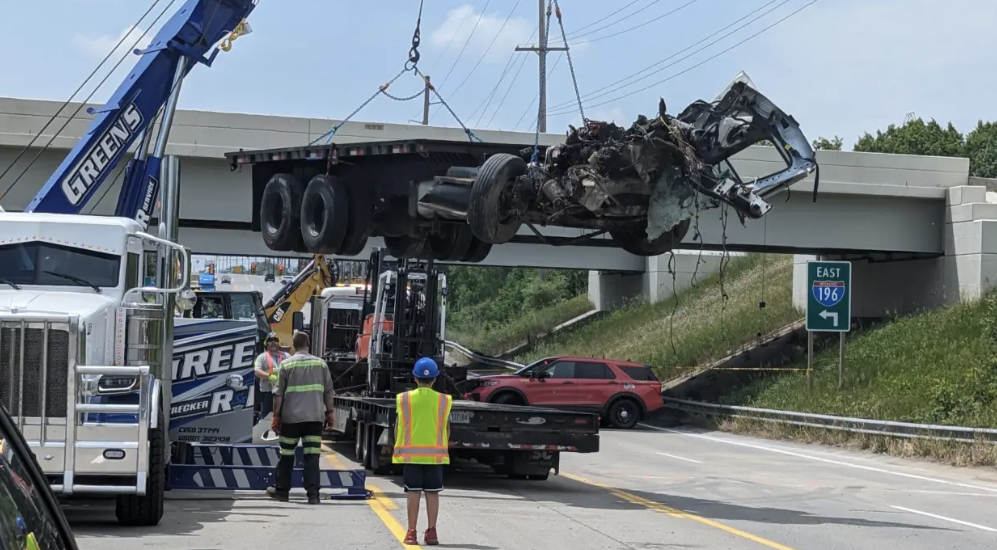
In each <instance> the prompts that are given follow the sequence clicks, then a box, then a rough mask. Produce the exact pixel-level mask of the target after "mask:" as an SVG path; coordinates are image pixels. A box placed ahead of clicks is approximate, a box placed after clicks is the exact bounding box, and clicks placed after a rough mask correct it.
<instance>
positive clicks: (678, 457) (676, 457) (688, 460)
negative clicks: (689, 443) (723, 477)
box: [657, 453, 702, 464]
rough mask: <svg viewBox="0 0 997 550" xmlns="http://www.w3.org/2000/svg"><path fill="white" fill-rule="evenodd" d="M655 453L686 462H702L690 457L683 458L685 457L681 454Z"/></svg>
mask: <svg viewBox="0 0 997 550" xmlns="http://www.w3.org/2000/svg"><path fill="white" fill-rule="evenodd" d="M657 454H659V455H661V456H667V457H668V458H674V459H675V460H684V461H686V462H692V463H694V464H702V462H700V461H698V460H693V459H691V458H685V457H681V456H675V455H670V454H668V453H657Z"/></svg>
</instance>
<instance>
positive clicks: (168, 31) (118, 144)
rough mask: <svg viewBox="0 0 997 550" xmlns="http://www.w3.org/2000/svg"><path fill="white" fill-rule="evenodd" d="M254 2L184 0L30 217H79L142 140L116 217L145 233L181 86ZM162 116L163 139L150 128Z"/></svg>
mask: <svg viewBox="0 0 997 550" xmlns="http://www.w3.org/2000/svg"><path fill="white" fill-rule="evenodd" d="M256 2H257V0H187V2H186V3H184V5H183V7H181V8H180V10H179V11H177V13H176V14H174V15H173V17H171V18H170V20H169V21H167V22H166V24H165V25H163V27H162V29H160V31H159V33H158V34H157V35H156V37H155V38H154V39H153V40H152V42H151V44H150V45H149V47H148V48H146V49H144V50H140V51H136V54H138V55H139V56H140V58H139V60H138V63H136V64H135V68H134V69H133V70H132V72H131V73H130V74H129V75H128V78H126V79H125V81H124V82H123V83H122V84H121V85H120V86H118V89H117V90H116V91H115V92H114V94H113V95H112V96H111V98H110V100H108V102H107V104H106V105H104V106H103V107H101V108H100V109H90V110H89V111H88V112H89V113H90V114H91V115H95V118H94V120H93V122H91V123H90V127H89V128H87V131H86V133H85V134H84V136H83V138H82V139H81V140H80V141H79V142H78V143H77V144H76V146H75V147H73V150H72V151H70V152H69V154H68V155H67V156H66V158H65V159H64V160H63V161H62V164H60V165H59V168H58V169H56V171H55V173H53V174H52V176H51V177H50V178H49V180H48V181H47V182H45V185H44V186H43V187H42V189H41V191H39V192H38V194H37V195H36V196H35V198H34V199H32V201H31V203H30V204H28V207H27V208H26V209H25V212H45V213H54V214H79V213H82V210H83V207H84V206H85V205H86V204H87V202H88V201H89V200H90V199H91V197H93V194H94V192H95V191H96V190H97V188H98V187H100V186H101V185H102V184H104V183H105V181H106V180H107V177H108V176H109V175H110V173H111V172H112V170H114V168H115V166H117V164H118V162H120V161H121V159H122V158H124V156H125V153H126V152H127V150H128V148H129V147H131V145H132V144H133V143H135V142H136V141H137V140H138V141H139V145H138V148H137V149H136V151H135V155H134V157H133V158H132V160H130V161H129V162H128V164H127V165H126V166H125V173H124V180H123V182H122V185H121V193H120V195H119V197H118V204H117V207H116V208H115V212H114V215H115V216H119V217H125V218H131V219H134V220H136V221H138V222H139V223H141V224H142V225H143V227H146V228H147V227H148V225H149V219H150V218H151V216H152V211H153V209H154V208H155V204H156V199H157V197H158V194H159V173H160V166H161V162H162V155H163V154H164V153H165V148H166V140H167V138H168V136H169V127H170V125H171V124H172V118H173V111H174V110H175V109H176V96H177V94H178V92H179V87H180V83H181V81H182V80H183V78H184V77H186V76H187V74H188V73H189V72H190V70H191V69H192V68H193V67H194V65H196V64H197V63H201V64H203V65H205V66H208V67H210V66H211V64H212V62H213V61H214V59H215V56H216V55H217V54H218V48H217V47H215V44H217V43H218V42H219V41H221V40H222V39H223V38H225V37H226V36H228V35H229V34H230V33H232V31H233V30H235V29H236V28H237V27H239V25H240V23H242V22H243V21H244V20H245V19H246V18H247V17H248V16H249V14H250V13H251V12H252V11H253V8H255V7H256ZM160 111H162V112H163V113H164V115H163V120H162V122H161V124H160V129H159V132H160V134H159V137H158V139H157V140H156V146H155V149H154V150H153V151H151V152H150V151H149V144H150V142H151V138H152V130H153V126H154V125H155V121H156V119H157V117H158V116H159V113H160Z"/></svg>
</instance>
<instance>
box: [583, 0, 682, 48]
mask: <svg viewBox="0 0 997 550" xmlns="http://www.w3.org/2000/svg"><path fill="white" fill-rule="evenodd" d="M696 2H699V0H689V1H688V2H686V3H685V4H682V5H681V6H679V7H677V8H675V9H673V10H671V11H669V12H665V13H663V14H661V15H659V16H657V17H655V18H653V19H648V20H647V21H644V22H643V23H641V24H640V25H634V26H633V27H630V28H629V29H623V30H622V31H618V32H614V33H613V34H607V35H606V36H599V37H596V38H592V39H589V40H582V43H585V44H591V43H592V42H598V41H600V40H606V39H608V38H613V37H616V36H620V35H621V34H626V33H628V32H630V31H634V30H637V29H639V28H641V27H645V26H647V25H650V24H651V23H654V22H655V21H660V20H662V19H664V18H665V17H668V16H669V15H672V14H674V13H676V12H678V11H680V10H683V9H685V8H687V7H689V6H691V5H693V4H695V3H696ZM586 36H588V35H586ZM576 44H577V42H576Z"/></svg>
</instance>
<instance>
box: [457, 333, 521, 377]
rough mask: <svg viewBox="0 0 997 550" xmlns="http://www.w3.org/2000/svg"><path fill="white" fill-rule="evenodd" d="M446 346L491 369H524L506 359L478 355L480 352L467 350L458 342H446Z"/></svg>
mask: <svg viewBox="0 0 997 550" xmlns="http://www.w3.org/2000/svg"><path fill="white" fill-rule="evenodd" d="M444 345H446V347H448V348H450V349H452V350H454V351H456V352H457V353H460V354H461V355H463V356H465V357H467V358H468V359H470V360H471V361H474V362H475V363H478V364H481V365H487V366H491V367H497V368H501V369H509V370H519V369H521V368H523V365H521V364H519V363H517V362H515V361H507V360H505V359H499V358H498V357H492V356H490V355H484V354H481V353H478V352H476V351H474V350H472V349H470V348H466V347H464V346H462V345H460V344H458V343H457V342H451V341H449V340H448V341H446V342H444Z"/></svg>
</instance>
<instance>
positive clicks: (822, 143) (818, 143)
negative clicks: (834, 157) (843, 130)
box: [812, 136, 845, 151]
mask: <svg viewBox="0 0 997 550" xmlns="http://www.w3.org/2000/svg"><path fill="white" fill-rule="evenodd" d="M844 142H845V140H843V139H841V138H840V137H838V136H834V138H833V139H827V138H826V137H823V136H821V137H818V138H817V139H815V140H813V142H812V145H813V148H814V150H818V151H819V150H821V149H823V150H825V151H840V150H841V146H842V145H843V144H844Z"/></svg>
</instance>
